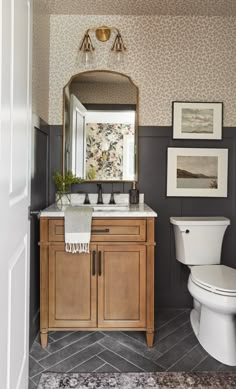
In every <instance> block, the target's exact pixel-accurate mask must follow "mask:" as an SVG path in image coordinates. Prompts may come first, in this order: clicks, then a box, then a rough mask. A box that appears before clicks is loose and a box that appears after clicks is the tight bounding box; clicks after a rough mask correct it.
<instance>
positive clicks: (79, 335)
mask: <svg viewBox="0 0 236 389" xmlns="http://www.w3.org/2000/svg"><path fill="white" fill-rule="evenodd" d="M90 334H91V331H76V332H72V333H71V334H69V335H68V336H64V337H62V338H58V340H57V341H54V342H53V343H51V344H49V345H48V347H47V350H48V351H49V352H50V353H54V352H55V351H58V350H60V349H61V348H63V347H66V346H69V345H70V344H72V343H74V342H76V341H77V340H80V339H83V338H85V337H86V336H88V335H90Z"/></svg>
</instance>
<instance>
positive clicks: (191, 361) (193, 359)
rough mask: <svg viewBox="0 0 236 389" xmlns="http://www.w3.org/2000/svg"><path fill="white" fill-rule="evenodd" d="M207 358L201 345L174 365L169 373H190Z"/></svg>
mask: <svg viewBox="0 0 236 389" xmlns="http://www.w3.org/2000/svg"><path fill="white" fill-rule="evenodd" d="M206 357H207V353H206V351H205V350H204V349H203V348H202V346H201V345H200V344H198V345H197V346H196V347H194V348H193V349H192V350H191V351H189V353H187V354H185V356H184V357H183V358H181V359H180V360H179V361H178V362H176V363H175V364H174V365H172V366H171V367H170V368H169V369H168V371H185V372H189V371H191V370H193V369H194V367H195V366H196V365H198V364H199V362H201V361H202V360H203V359H205V358H206Z"/></svg>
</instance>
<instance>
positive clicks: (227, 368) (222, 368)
mask: <svg viewBox="0 0 236 389" xmlns="http://www.w3.org/2000/svg"><path fill="white" fill-rule="evenodd" d="M218 371H229V372H232V373H235V372H236V366H228V365H224V364H223V363H222V364H221V365H220V366H219V369H218Z"/></svg>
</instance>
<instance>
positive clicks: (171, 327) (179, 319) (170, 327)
mask: <svg viewBox="0 0 236 389" xmlns="http://www.w3.org/2000/svg"><path fill="white" fill-rule="evenodd" d="M188 321H189V312H188V311H185V312H183V313H181V314H180V315H178V316H176V317H175V318H174V319H173V320H171V321H169V322H168V323H167V324H165V325H163V326H161V327H160V328H159V330H158V331H157V333H156V337H155V342H159V341H160V340H161V339H163V338H165V337H166V336H168V335H170V334H171V333H172V332H174V331H176V329H177V328H178V327H180V326H182V325H183V324H184V323H187V322H188Z"/></svg>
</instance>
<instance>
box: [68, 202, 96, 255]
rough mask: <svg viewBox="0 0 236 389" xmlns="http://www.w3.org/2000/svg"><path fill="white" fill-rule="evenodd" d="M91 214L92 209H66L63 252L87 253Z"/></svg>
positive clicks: (76, 207) (77, 207)
mask: <svg viewBox="0 0 236 389" xmlns="http://www.w3.org/2000/svg"><path fill="white" fill-rule="evenodd" d="M92 214H93V208H92V207H79V206H75V207H66V209H65V251H67V252H68V253H73V254H74V253H89V243H90V236H91V223H92Z"/></svg>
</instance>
